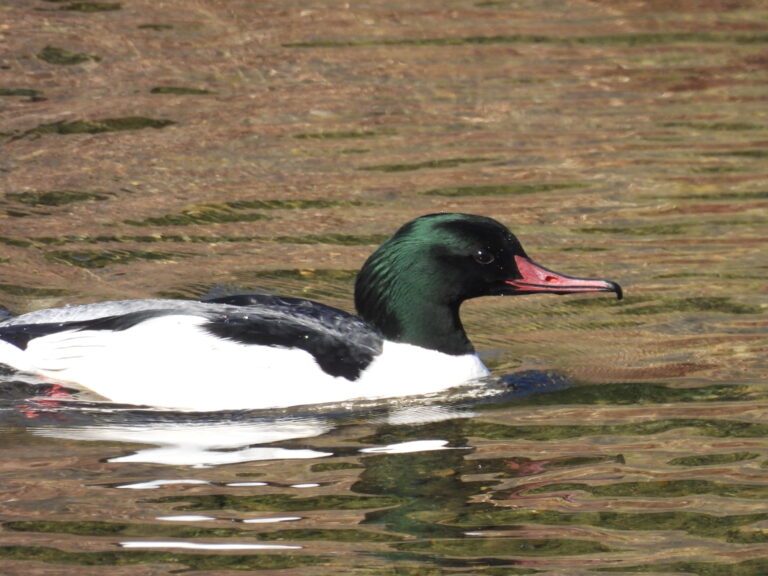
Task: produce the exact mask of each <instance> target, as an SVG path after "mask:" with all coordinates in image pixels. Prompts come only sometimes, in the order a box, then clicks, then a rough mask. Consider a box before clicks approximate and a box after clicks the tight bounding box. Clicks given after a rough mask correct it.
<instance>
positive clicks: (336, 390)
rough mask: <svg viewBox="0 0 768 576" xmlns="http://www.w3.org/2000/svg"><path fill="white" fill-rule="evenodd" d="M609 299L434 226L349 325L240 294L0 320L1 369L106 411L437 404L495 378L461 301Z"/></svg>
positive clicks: (505, 249)
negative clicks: (84, 396) (80, 394)
mask: <svg viewBox="0 0 768 576" xmlns="http://www.w3.org/2000/svg"><path fill="white" fill-rule="evenodd" d="M590 292H611V293H614V294H615V295H616V297H617V298H619V299H621V297H622V289H621V287H620V286H619V284H617V283H616V282H613V281H610V280H602V279H594V278H577V277H573V276H566V275H564V274H560V273H557V272H554V271H552V270H549V269H547V268H544V267H543V266H540V265H539V264H536V263H535V262H534V261H533V260H532V259H531V258H529V257H528V256H527V254H526V252H525V250H524V249H523V247H522V245H521V243H520V241H519V240H518V239H517V238H516V237H515V235H514V234H512V232H510V231H509V230H508V229H507V227H506V226H504V225H503V224H501V223H500V222H498V221H496V220H494V219H492V218H489V217H486V216H479V215H472V214H460V213H437V214H428V215H425V216H421V217H418V218H416V219H414V220H412V221H410V222H408V223H406V224H405V225H403V226H402V227H401V228H400V229H399V230H397V231H396V232H395V233H394V234H393V235H392V236H391V237H390V238H389V239H388V240H386V241H385V242H384V243H383V244H382V245H381V246H380V247H379V248H378V249H376V250H375V251H374V252H373V253H372V254H371V255H370V257H369V258H368V259H367V260H366V261H365V263H364V264H363V266H362V268H361V269H360V271H359V273H358V275H357V277H356V280H355V287H354V303H355V308H356V310H357V314H352V313H349V312H346V311H343V310H340V309H337V308H334V307H331V306H327V305H325V304H322V303H320V302H315V301H312V300H307V299H302V298H296V297H290V296H279V295H272V294H234V295H230V296H224V297H219V298H211V299H207V300H181V299H139V300H121V301H111V302H100V303H93V304H83V305H72V306H64V307H59V308H50V309H44V310H38V311H33V312H29V313H26V314H22V315H19V316H12V317H10V318H7V319H5V320H3V321H0V363H2V364H5V365H7V366H9V367H11V368H12V369H14V370H16V371H18V372H24V373H31V374H35V375H37V376H41V377H43V378H45V379H46V380H50V381H52V382H55V383H57V384H61V385H65V386H68V387H70V388H74V389H75V390H85V391H88V392H90V393H91V394H95V395H96V396H98V397H100V398H101V399H103V400H106V401H109V402H112V403H117V404H128V405H135V406H148V407H153V408H165V409H175V410H192V411H216V410H240V409H270V408H287V407H292V406H304V405H315V404H325V403H345V402H350V401H355V400H361V399H366V400H370V399H386V398H397V397H403V396H421V395H428V394H435V393H439V392H442V391H445V390H448V389H450V388H454V387H456V386H461V385H464V384H467V383H470V382H475V381H482V379H484V378H486V377H488V376H489V374H490V373H489V371H488V369H487V368H486V367H485V365H484V364H483V362H482V361H481V360H480V358H479V357H478V355H477V353H476V352H475V349H474V347H473V345H472V343H471V342H470V340H469V338H468V336H467V333H466V331H465V329H464V327H463V325H462V322H461V319H460V316H459V309H460V306H461V304H462V303H463V302H464V301H466V300H469V299H472V298H478V297H483V296H516V295H524V294H545V293H546V294H559V295H563V294H583V293H590Z"/></svg>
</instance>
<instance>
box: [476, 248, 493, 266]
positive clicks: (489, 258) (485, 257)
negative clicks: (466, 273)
mask: <svg viewBox="0 0 768 576" xmlns="http://www.w3.org/2000/svg"><path fill="white" fill-rule="evenodd" d="M472 257H473V258H474V259H475V262H477V263H478V264H490V263H491V262H493V261H494V260H495V259H496V257H495V256H494V255H493V254H491V253H490V252H488V251H487V250H478V251H477V252H475V253H474V254H473V255H472Z"/></svg>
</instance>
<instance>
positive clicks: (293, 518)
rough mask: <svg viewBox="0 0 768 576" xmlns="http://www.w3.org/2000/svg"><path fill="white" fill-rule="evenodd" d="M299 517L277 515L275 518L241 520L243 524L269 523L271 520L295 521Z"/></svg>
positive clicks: (299, 517) (299, 518)
mask: <svg viewBox="0 0 768 576" xmlns="http://www.w3.org/2000/svg"><path fill="white" fill-rule="evenodd" d="M301 519H302V517H301V516H277V517H275V518H246V519H244V520H241V522H243V523H244V524H269V523H272V522H295V521H296V520H301Z"/></svg>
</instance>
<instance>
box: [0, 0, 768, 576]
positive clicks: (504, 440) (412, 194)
mask: <svg viewBox="0 0 768 576" xmlns="http://www.w3.org/2000/svg"><path fill="white" fill-rule="evenodd" d="M0 42H2V44H3V47H4V48H3V51H2V54H0V133H2V134H1V136H2V141H1V142H0V186H1V190H0V192H2V196H0V304H2V305H3V306H4V307H5V308H7V309H8V310H9V311H10V312H12V313H20V312H24V311H28V310H33V309H38V308H44V307H49V306H54V305H62V304H66V303H76V302H87V301H96V300H106V299H114V298H122V297H156V296H175V297H199V296H201V295H207V294H217V293H221V292H226V291H231V290H269V291H273V292H278V293H283V294H290V295H304V296H306V297H310V298H314V299H318V300H322V301H323V302H326V303H329V304H333V305H336V306H340V307H342V308H345V309H351V305H352V304H351V302H352V297H351V294H352V284H353V280H354V274H355V270H356V269H357V268H358V267H359V266H360V264H361V263H362V261H363V260H364V258H365V257H366V256H367V254H369V253H370V252H371V251H372V250H373V249H374V248H375V246H376V245H378V244H379V243H380V242H381V241H382V240H383V239H384V238H386V237H387V236H388V235H389V234H391V233H392V232H393V231H394V230H395V229H396V228H397V227H398V226H399V225H400V224H402V223H404V222H405V221H407V220H409V219H411V218H413V217H415V216H418V215H421V214H425V213H429V212H435V211H464V212H472V213H480V214H486V215H489V216H493V217H495V218H497V219H499V220H501V221H502V222H504V223H505V224H507V225H508V226H509V227H510V228H511V229H512V230H513V231H515V232H516V233H517V234H518V236H519V237H520V238H521V240H522V241H523V243H524V245H525V246H526V248H527V251H528V253H529V254H530V255H531V256H532V257H533V258H534V259H536V260H537V261H539V262H540V263H542V264H544V265H546V266H550V267H552V268H554V269H556V270H558V271H562V272H565V273H569V274H573V275H583V276H600V277H605V278H610V279H612V280H616V281H618V282H620V283H621V284H622V286H623V287H624V289H625V295H626V297H625V299H624V300H622V301H616V300H612V299H611V298H610V297H608V296H605V295H594V296H586V295H585V296H569V297H564V298H554V297H545V296H542V297H522V298H506V299H505V298H490V299H485V300H478V301H472V302H469V303H467V304H465V305H464V307H463V309H462V314H463V318H464V320H465V324H466V326H467V329H468V331H469V333H470V335H471V337H472V339H473V341H474V343H475V345H476V347H477V349H478V351H479V352H480V353H481V355H482V356H483V358H484V359H485V361H486V363H487V364H488V366H489V367H490V368H491V369H492V370H493V372H494V374H495V375H496V376H498V377H501V379H502V380H501V382H500V383H491V382H489V383H488V384H487V386H488V394H487V395H486V396H484V397H481V398H477V397H475V396H473V395H471V394H466V393H460V392H459V393H457V394H455V395H453V396H451V397H437V398H423V399H408V400H407V401H406V400H403V401H397V402H391V403H384V404H370V405H364V404H357V405H351V406H342V407H338V406H336V407H308V408H306V409H305V408H301V409H296V410H291V411H284V412H269V413H264V412H250V413H246V412H230V413H211V414H195V413H172V412H162V411H152V410H140V409H136V408H135V407H125V406H113V405H109V404H104V403H99V402H93V401H89V400H88V399H86V398H77V397H71V396H69V395H67V394H66V393H64V392H63V391H62V390H60V389H59V388H57V387H55V386H51V385H50V384H41V383H39V382H36V381H34V380H30V379H28V378H23V377H20V376H18V375H15V374H13V373H12V372H10V371H3V372H2V374H1V375H0V451H1V452H0V454H1V455H2V456H1V457H0V458H1V460H0V572H2V574H4V575H5V574H7V575H25V576H26V575H28V574H46V575H70V574H71V575H75V574H77V575H90V574H93V575H96V574H99V575H100V574H104V573H105V572H104V569H105V567H108V569H109V573H110V574H115V575H120V574H131V575H134V574H136V575H142V574H146V575H149V574H170V573H176V572H179V571H182V572H190V571H191V572H194V573H196V574H197V573H200V574H203V573H207V574H228V573H232V574H235V573H242V572H244V571H245V572H248V571H251V572H258V573H270V574H272V573H274V574H296V575H299V574H301V575H304V574H307V575H309V574H328V573H330V572H332V571H333V572H336V573H340V574H453V573H458V574H489V575H507V574H577V575H578V574H585V575H586V574H605V573H624V574H626V573H638V572H639V573H647V574H659V575H661V574H664V575H666V574H696V575H701V576H709V575H718V576H719V575H726V576H728V575H733V576H736V575H738V576H751V575H763V574H766V573H768V441H766V436H767V435H768V418H767V416H768V414H767V412H766V408H767V407H768V399H767V395H768V391H767V389H766V375H767V374H768V366H767V364H768V362H767V361H766V352H767V351H768V338H766V327H767V326H768V322H767V321H766V317H765V314H766V305H767V304H768V298H767V297H766V271H767V269H768V263H767V262H766V259H765V240H766V230H768V228H766V208H768V164H766V162H768V10H766V6H765V3H764V2H761V1H758V0H754V1H745V2H724V1H718V0H709V1H708V0H701V1H696V2H693V1H691V2H683V1H678V2H657V1H654V0H647V1H643V0H639V1H636V2H624V1H606V2H590V1H565V2H546V1H543V2H541V1H532V0H531V1H528V0H522V1H512V0H509V1H508V0H500V1H489V2H480V1H450V2H438V1H431V0H427V1H424V2H417V3H409V2H397V1H395V2H368V3H349V4H343V3H330V2H312V1H309V2H306V1H304V2H294V1H290V0H289V1H281V2H271V1H263V2H244V1H237V0H228V1H227V2H214V1H211V0H208V1H203V0H191V1H189V2H183V3H180V2H166V3H159V2H149V1H146V0H125V1H123V2H119V3H118V2H98V3H96V2H70V1H69V0H65V1H55V0H54V1H44V0H31V1H29V2H14V1H5V2H2V1H0ZM127 360H129V361H134V359H131V358H128V359H127ZM211 385H212V386H215V383H213V382H212V383H211Z"/></svg>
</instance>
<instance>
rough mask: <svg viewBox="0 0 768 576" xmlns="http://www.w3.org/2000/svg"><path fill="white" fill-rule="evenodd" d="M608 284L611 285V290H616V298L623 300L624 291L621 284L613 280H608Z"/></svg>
mask: <svg viewBox="0 0 768 576" xmlns="http://www.w3.org/2000/svg"><path fill="white" fill-rule="evenodd" d="M608 284H609V285H610V287H611V290H613V291H614V292H616V300H621V299H622V298H624V291H623V290H622V289H621V286H619V285H618V284H617V283H616V282H611V281H610V280H608Z"/></svg>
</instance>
